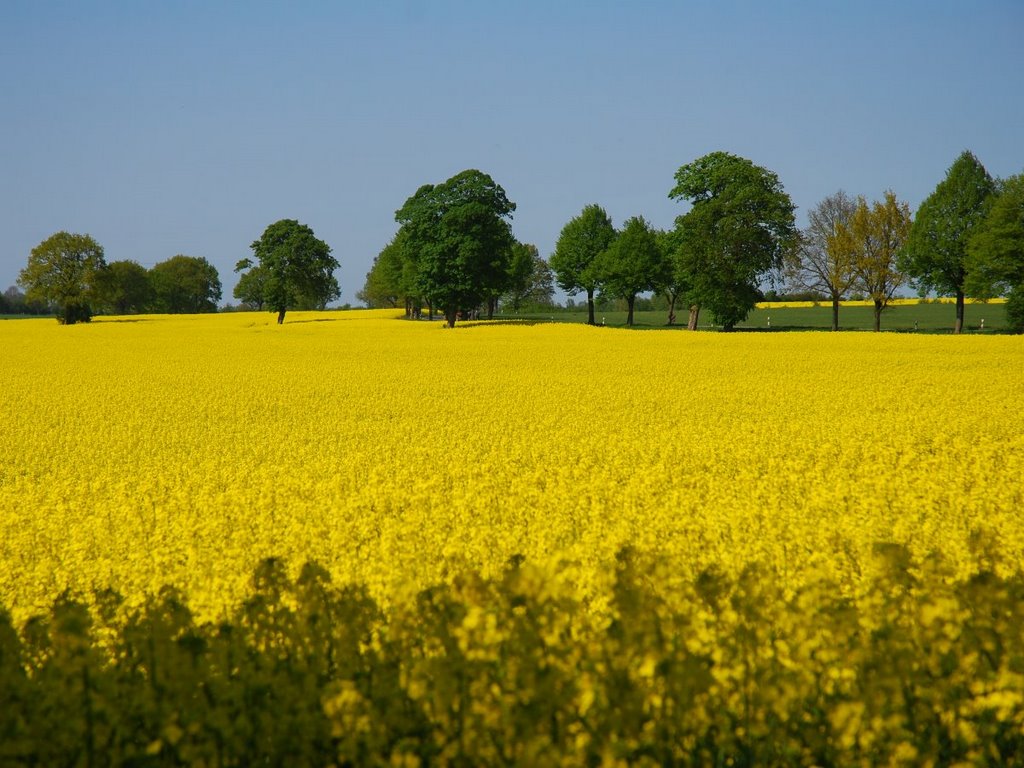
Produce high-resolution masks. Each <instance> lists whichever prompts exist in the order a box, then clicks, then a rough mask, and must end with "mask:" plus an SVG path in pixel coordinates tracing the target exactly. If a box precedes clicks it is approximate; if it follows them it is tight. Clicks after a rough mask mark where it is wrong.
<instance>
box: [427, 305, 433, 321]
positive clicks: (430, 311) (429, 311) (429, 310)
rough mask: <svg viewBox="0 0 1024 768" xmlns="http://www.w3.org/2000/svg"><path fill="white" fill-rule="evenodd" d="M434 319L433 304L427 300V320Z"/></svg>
mask: <svg viewBox="0 0 1024 768" xmlns="http://www.w3.org/2000/svg"><path fill="white" fill-rule="evenodd" d="M433 319H434V305H433V304H432V303H431V302H429V301H428V302H427V320H433Z"/></svg>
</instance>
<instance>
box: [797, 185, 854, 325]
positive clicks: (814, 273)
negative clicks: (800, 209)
mask: <svg viewBox="0 0 1024 768" xmlns="http://www.w3.org/2000/svg"><path fill="white" fill-rule="evenodd" d="M856 210H857V202H856V201H855V200H853V199H852V198H850V197H849V196H848V195H847V194H846V193H845V192H844V191H843V190H839V191H838V192H836V193H835V194H834V195H829V196H828V197H826V198H825V199H824V200H822V201H821V202H820V203H818V204H817V205H816V206H815V207H814V208H812V209H811V211H810V212H809V213H808V214H807V219H808V224H807V227H806V229H804V230H803V231H802V232H801V233H800V240H799V243H798V244H797V247H796V248H794V249H793V250H792V251H791V252H790V254H789V255H788V256H787V258H786V267H785V276H786V282H787V283H789V284H790V285H791V286H793V287H794V288H796V289H798V290H803V291H811V292H814V293H824V294H825V295H827V296H828V297H829V299H831V300H832V330H833V331H838V330H839V302H840V301H842V300H843V298H845V296H846V294H847V293H848V292H849V291H850V289H851V288H852V287H853V285H854V283H855V282H856V280H857V273H856V271H855V270H854V263H853V257H852V252H851V250H850V248H849V247H846V246H845V245H844V243H843V242H842V238H840V237H839V233H840V230H841V228H842V227H845V226H848V225H849V223H850V220H851V219H852V218H853V214H854V212H855V211H856Z"/></svg>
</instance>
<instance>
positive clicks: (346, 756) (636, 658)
mask: <svg viewBox="0 0 1024 768" xmlns="http://www.w3.org/2000/svg"><path fill="white" fill-rule="evenodd" d="M873 557H874V558H875V559H876V561H877V562H878V563H879V569H878V575H877V576H876V577H875V578H874V580H873V582H872V584H871V588H870V590H869V592H868V594H867V596H865V598H864V599H861V600H852V599H850V598H849V597H847V596H845V595H844V594H843V592H842V590H841V589H840V586H839V585H837V584H834V583H831V582H829V581H828V580H827V579H824V578H818V579H815V580H813V581H810V582H809V583H807V584H806V585H804V586H802V587H800V588H798V589H796V590H794V591H788V590H786V589H784V588H783V587H782V585H780V584H779V582H778V580H777V579H776V578H773V577H772V575H771V574H766V573H763V572H761V571H758V570H757V569H756V568H751V569H748V570H745V571H744V572H742V573H741V574H739V575H738V576H735V577H730V576H726V575H724V574H721V573H719V572H716V571H714V570H709V571H705V572H703V573H701V574H699V575H697V576H696V577H695V578H694V579H693V580H679V579H678V578H677V575H676V573H675V572H674V569H673V564H672V562H671V561H668V560H663V559H659V558H649V557H643V556H641V555H639V554H637V553H635V552H632V551H630V550H623V551H620V552H619V553H618V556H617V558H616V561H615V565H614V568H613V570H612V571H611V572H610V573H609V574H608V590H609V594H610V596H611V602H610V605H609V613H608V616H607V617H606V618H603V619H598V620H595V617H594V616H592V615H591V614H589V612H588V610H587V607H586V605H585V604H583V603H582V602H581V601H580V599H579V597H578V595H577V594H576V593H575V592H574V591H573V590H572V588H571V587H570V586H568V585H567V584H566V583H565V581H564V580H563V579H562V578H560V576H559V573H558V572H557V571H552V570H548V569H546V568H543V567H538V566H536V565H535V564H533V563H531V562H529V561H528V560H526V561H523V559H522V558H514V559H513V560H512V561H511V562H510V564H509V565H507V566H506V567H505V568H504V569H503V570H502V571H501V572H500V573H498V574H496V575H495V576H493V577H490V578H487V577H482V576H481V575H480V574H477V573H475V572H473V571H471V570H461V571H459V572H457V573H456V574H454V576H453V578H452V579H451V581H450V582H448V583H443V584H437V585H433V586H431V587H430V588H429V589H427V590H424V591H421V592H419V593H418V594H416V595H415V596H414V597H412V599H409V600H406V601H403V602H402V603H400V604H397V605H395V606H393V607H392V609H391V610H390V611H384V610H382V608H381V606H379V605H378V604H377V603H376V601H374V600H373V599H372V597H370V596H369V595H368V594H367V592H366V590H365V589H363V588H361V587H360V586H357V585H355V586H347V585H337V584H335V583H333V582H332V581H331V580H330V578H329V575H328V574H327V572H326V571H325V570H324V569H323V568H321V567H319V566H317V565H314V564H309V565H307V566H305V567H304V568H303V569H302V571H301V573H300V574H299V576H298V577H297V578H295V579H292V578H291V577H290V576H289V573H288V569H287V568H286V567H285V565H284V564H283V563H281V562H280V561H277V560H267V561H265V562H263V563H261V564H260V565H259V566H258V568H257V569H256V572H255V575H254V577H253V581H252V587H251V591H250V594H249V596H248V597H247V598H246V600H245V601H244V602H243V603H241V604H239V605H237V606H236V607H234V609H233V610H232V613H231V615H230V616H229V617H228V618H227V619H226V620H224V621H222V622H219V623H217V624H201V623H199V622H197V621H196V619H195V618H194V616H193V614H192V613H191V611H190V610H189V607H188V603H187V596H185V595H182V594H179V593H177V592H176V591H174V590H163V591H161V593H160V594H159V595H158V596H154V597H151V598H149V599H148V600H147V601H146V602H145V603H144V604H143V605H141V606H140V607H138V608H135V609H130V610H127V611H125V610H124V609H123V605H122V603H121V601H120V599H119V596H118V595H116V593H111V592H105V593H103V594H101V595H99V596H98V597H99V605H98V611H96V613H95V618H94V617H93V615H91V613H90V611H89V610H88V608H87V606H86V605H85V604H84V603H82V602H78V601H76V600H74V599H72V598H69V597H67V596H64V597H60V598H58V599H57V600H56V601H54V602H53V604H52V607H51V608H50V609H49V611H48V612H47V614H45V615H42V616H40V617H39V618H37V619H35V620H33V621H31V622H30V623H29V624H28V625H27V626H26V628H25V630H24V632H23V633H22V635H21V637H19V635H18V634H17V633H16V631H15V629H14V628H13V627H12V625H11V623H10V621H9V619H8V617H7V616H5V615H3V614H0V648H2V649H3V653H2V654H0V701H3V702H4V704H5V705H6V706H4V707H3V708H2V709H0V732H2V733H3V734H4V736H5V738H4V739H3V742H2V746H0V759H2V761H3V762H4V763H15V762H17V763H22V764H43V765H72V764H79V763H82V764H112V765H121V764H128V763H133V764H146V765H183V764H184V765H199V764H206V765H225V764H226V765H253V764H257V763H264V762H266V763H270V764H283V763H287V764H289V765H299V766H301V765H309V766H313V765H316V766H323V765H424V764H425V765H434V764H437V765H449V764H465V765H481V766H488V765H597V764H602V763H605V764H607V763H609V762H611V761H617V762H618V763H621V764H624V765H651V766H655V765H714V764H731V765H737V766H755V765H789V764H798V765H859V764H865V765H921V764H940V765H951V764H955V763H962V764H989V763H993V764H1002V765H1005V764H1010V763H1012V762H1013V761H1014V760H1016V759H1017V758H1018V757H1019V755H1020V754H1021V752H1022V751H1024V736H1022V729H1021V724H1022V723H1024V696H1022V693H1021V691H1022V688H1024V677H1022V674H1024V673H1022V670H1024V640H1022V637H1024V636H1022V635H1021V633H1020V631H1019V628H1020V624H1021V622H1022V621H1024V609H1022V606H1024V579H1022V578H1021V577H1020V576H1019V575H1016V576H1010V577H1002V576H1000V575H998V574H997V573H996V572H994V570H992V569H991V568H990V569H986V570H983V571H981V572H979V573H978V574H976V575H974V576H972V577H970V578H968V579H966V580H963V581H958V580H955V579H952V578H951V573H950V572H949V570H948V569H947V568H946V566H945V564H944V563H943V562H942V560H941V559H931V560H926V561H916V560H914V559H913V558H912V557H911V556H910V555H909V553H908V552H907V551H906V550H905V549H903V548H900V547H896V546H892V545H884V544H883V545H879V546H877V547H876V548H875V550H874V555H873ZM999 565H1001V564H1000V563H998V562H996V563H991V566H993V567H997V566H999ZM666 582H668V583H671V584H672V585H673V587H672V590H671V593H670V594H666V593H665V592H664V591H663V590H661V589H659V588H658V587H657V586H656V585H658V584H664V583H666Z"/></svg>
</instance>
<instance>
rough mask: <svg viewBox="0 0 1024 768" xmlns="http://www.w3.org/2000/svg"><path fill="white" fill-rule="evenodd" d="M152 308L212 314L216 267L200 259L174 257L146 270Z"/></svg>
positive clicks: (215, 298)
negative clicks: (149, 282) (151, 294)
mask: <svg viewBox="0 0 1024 768" xmlns="http://www.w3.org/2000/svg"><path fill="white" fill-rule="evenodd" d="M149 277H150V280H151V281H152V284H153V293H154V295H155V297H156V298H155V302H154V303H155V306H156V308H157V310H158V311H160V312H166V313H169V314H179V313H180V314H197V313H200V312H216V311H217V302H219V301H220V297H221V285H220V275H219V274H218V273H217V268H216V267H214V266H213V264H211V263H210V262H208V261H207V260H206V259H205V258H203V257H201V256H183V255H181V254H178V255H177V256H173V257H171V258H170V259H167V260H166V261H161V262H160V263H159V264H155V265H154V266H153V268H152V269H151V270H150V271H149Z"/></svg>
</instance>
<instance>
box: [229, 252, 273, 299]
mask: <svg viewBox="0 0 1024 768" xmlns="http://www.w3.org/2000/svg"><path fill="white" fill-rule="evenodd" d="M243 270H248V271H243ZM235 271H236V272H242V274H241V275H240V276H239V278H238V282H237V283H236V284H235V290H234V291H232V295H233V296H234V297H235V298H236V299H238V300H239V301H240V302H242V304H243V305H244V306H245V307H247V308H249V309H252V310H255V311H256V312H262V311H263V304H264V303H265V302H266V299H264V294H265V292H266V290H267V270H266V269H264V268H263V267H262V266H260V265H259V264H256V265H253V264H252V263H251V262H250V261H249V260H248V259H240V260H239V261H238V262H236V263H235Z"/></svg>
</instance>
